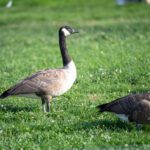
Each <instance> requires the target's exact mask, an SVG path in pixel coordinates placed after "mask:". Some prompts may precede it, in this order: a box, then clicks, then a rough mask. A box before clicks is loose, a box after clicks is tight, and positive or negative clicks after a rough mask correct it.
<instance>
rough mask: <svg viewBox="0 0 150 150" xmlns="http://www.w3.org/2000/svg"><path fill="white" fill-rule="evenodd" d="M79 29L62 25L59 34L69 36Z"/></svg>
mask: <svg viewBox="0 0 150 150" xmlns="http://www.w3.org/2000/svg"><path fill="white" fill-rule="evenodd" d="M78 32H79V31H78V30H75V29H73V28H71V27H69V26H62V27H60V29H59V34H61V35H64V36H65V37H67V36H68V35H71V34H73V33H78Z"/></svg>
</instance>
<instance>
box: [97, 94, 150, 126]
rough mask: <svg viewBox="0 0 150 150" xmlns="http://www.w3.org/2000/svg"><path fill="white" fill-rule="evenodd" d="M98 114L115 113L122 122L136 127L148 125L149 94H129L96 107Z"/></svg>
mask: <svg viewBox="0 0 150 150" xmlns="http://www.w3.org/2000/svg"><path fill="white" fill-rule="evenodd" d="M97 108H98V109H99V111H100V112H105V111H107V112H112V113H115V114H116V115H117V116H118V117H119V118H120V119H122V120H124V121H130V122H135V123H136V125H137V126H138V125H140V124H150V93H141V94H131V95H128V96H125V97H122V98H118V99H116V100H114V101H111V102H110V103H105V104H102V105H99V106H98V107H97Z"/></svg>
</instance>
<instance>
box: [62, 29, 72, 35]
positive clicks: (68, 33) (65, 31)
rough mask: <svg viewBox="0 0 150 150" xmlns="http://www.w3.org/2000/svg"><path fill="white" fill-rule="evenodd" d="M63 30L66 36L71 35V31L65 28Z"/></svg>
mask: <svg viewBox="0 0 150 150" xmlns="http://www.w3.org/2000/svg"><path fill="white" fill-rule="evenodd" d="M62 31H63V32H64V35H65V36H68V35H70V32H69V31H68V30H67V29H65V28H63V29H62Z"/></svg>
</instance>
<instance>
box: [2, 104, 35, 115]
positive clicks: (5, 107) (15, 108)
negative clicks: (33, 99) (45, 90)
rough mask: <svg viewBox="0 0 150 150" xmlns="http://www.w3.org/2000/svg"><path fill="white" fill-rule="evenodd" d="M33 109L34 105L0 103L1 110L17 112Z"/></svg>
mask: <svg viewBox="0 0 150 150" xmlns="http://www.w3.org/2000/svg"><path fill="white" fill-rule="evenodd" d="M34 109H35V107H27V106H26V107H18V106H12V105H0V111H3V112H13V113H17V112H20V111H25V112H31V111H33V110H34Z"/></svg>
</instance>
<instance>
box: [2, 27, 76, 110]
mask: <svg viewBox="0 0 150 150" xmlns="http://www.w3.org/2000/svg"><path fill="white" fill-rule="evenodd" d="M76 32H77V31H76V30H74V29H72V28H70V27H68V26H63V27H61V28H60V30H59V45H60V50H61V55H62V61H63V68H61V69H47V70H43V71H39V72H37V73H36V74H33V75H31V76H29V77H27V78H26V79H24V80H22V81H21V82H19V83H18V84H16V85H14V86H12V87H11V88H9V89H8V90H6V91H5V92H3V93H2V94H1V95H0V98H1V99H4V98H6V97H9V96H25V97H32V98H36V97H40V98H41V100H42V105H43V108H44V111H45V104H46V111H50V101H51V100H52V97H55V96H59V95H62V94H63V93H65V92H66V91H68V90H69V89H70V88H71V86H72V85H73V83H74V81H75V79H76V67H75V64H74V62H73V61H72V60H71V58H70V57H69V54H68V51H67V47H66V36H68V35H70V34H72V33H76Z"/></svg>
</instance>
